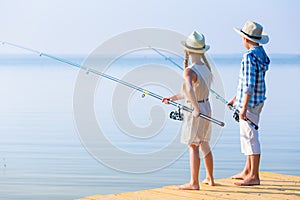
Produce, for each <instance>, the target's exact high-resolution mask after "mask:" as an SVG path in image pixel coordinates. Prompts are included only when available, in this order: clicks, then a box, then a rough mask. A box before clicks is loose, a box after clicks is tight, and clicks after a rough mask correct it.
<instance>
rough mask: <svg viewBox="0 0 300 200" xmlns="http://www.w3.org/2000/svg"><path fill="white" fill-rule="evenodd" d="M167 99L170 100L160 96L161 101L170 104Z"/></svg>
mask: <svg viewBox="0 0 300 200" xmlns="http://www.w3.org/2000/svg"><path fill="white" fill-rule="evenodd" d="M169 100H170V99H169V98H166V97H164V98H162V100H161V102H163V103H164V104H170V103H169Z"/></svg>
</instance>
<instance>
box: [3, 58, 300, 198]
mask: <svg viewBox="0 0 300 200" xmlns="http://www.w3.org/2000/svg"><path fill="white" fill-rule="evenodd" d="M213 58H214V61H215V63H216V66H217V68H218V70H219V73H220V74H221V76H222V80H223V84H224V87H225V92H226V98H230V97H231V96H233V95H234V93H235V88H236V83H237V76H238V72H239V62H240V55H237V56H220V55H216V56H213ZM69 59H71V60H73V61H75V62H78V63H81V62H82V61H83V57H70V58H69ZM158 59H159V58H158ZM271 59H272V65H271V67H270V68H271V69H270V71H269V72H268V74H267V83H268V95H267V97H268V99H267V102H266V104H265V108H264V110H263V114H262V121H261V123H260V127H261V128H260V132H261V143H262V151H263V153H262V160H261V171H271V172H277V173H284V174H292V175H298V176H300V148H299V144H300V136H299V134H300V131H299V130H300V123H299V122H300V121H299V113H300V105H299V98H300V91H299V89H298V85H299V80H300V57H299V56H290V55H273V56H272V57H271ZM137 62H138V61H135V60H130V61H128V63H127V64H128V66H130V65H134V64H136V63H137ZM162 62H164V61H162ZM127 69H129V68H126V66H125V67H124V66H123V67H122V69H118V70H121V71H122V70H123V71H126V70H127ZM78 72H79V70H78V69H74V68H72V67H69V66H68V65H65V64H61V63H57V62H55V61H51V60H48V59H45V58H40V57H35V56H31V55H22V56H21V57H20V56H19V57H13V56H1V59H0V94H1V98H0V105H1V106H0V199H75V198H79V197H84V196H88V195H93V194H107V193H119V192H124V191H136V190H141V189H150V188H156V187H161V186H164V185H172V184H181V183H184V182H186V181H188V179H189V168H188V154H187V153H185V154H184V155H183V156H182V157H181V158H180V159H178V160H177V161H176V162H175V163H173V164H172V165H170V166H168V167H166V168H164V169H162V170H158V171H155V172H152V173H146V174H130V173H122V172H119V171H116V170H112V169H110V168H107V167H105V166H103V165H102V164H101V163H99V162H98V161H96V160H95V159H94V158H93V157H92V156H91V155H90V154H89V153H88V152H87V151H86V150H85V148H84V147H83V145H82V144H81V141H80V139H79V136H78V134H77V131H76V124H75V122H74V114H73V92H74V85H75V82H76V78H77V75H78ZM112 73H113V72H112ZM155 101H156V100H155ZM158 103H159V102H158ZM104 106H106V104H105V105H104ZM106 114H107V115H111V113H106ZM146 118H147V116H146ZM142 120H143V118H142ZM225 122H226V127H225V128H224V129H223V130H222V135H221V137H220V139H219V140H218V143H217V145H216V146H215V148H214V149H213V153H214V160H215V178H217V179H219V178H225V177H229V176H231V175H233V174H235V173H237V172H239V171H240V170H241V169H242V168H243V166H244V162H245V158H244V156H243V155H242V154H241V153H240V144H239V132H238V125H237V123H236V122H234V120H233V119H232V117H231V113H230V112H229V111H227V112H226V117H225ZM172 123H174V126H175V127H178V123H175V122H172ZM113 127H114V125H111V128H113ZM106 133H107V134H108V135H109V134H110V132H109V128H108V129H107V131H106ZM158 144H161V143H160V142H159V141H158V142H156V145H158ZM125 146H126V145H125ZM132 146H133V145H130V143H129V144H128V143H127V147H128V149H129V150H132V149H133V150H135V151H137V152H138V151H145V149H146V150H147V147H146V148H145V147H143V146H141V145H136V146H134V147H132ZM201 169H203V166H202V168H201ZM203 178H204V170H202V171H201V179H203Z"/></svg>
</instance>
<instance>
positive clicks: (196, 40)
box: [186, 31, 205, 49]
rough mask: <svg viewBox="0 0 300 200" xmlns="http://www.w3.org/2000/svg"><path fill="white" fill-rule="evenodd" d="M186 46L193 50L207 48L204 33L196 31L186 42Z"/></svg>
mask: <svg viewBox="0 0 300 200" xmlns="http://www.w3.org/2000/svg"><path fill="white" fill-rule="evenodd" d="M186 45H187V46H189V47H192V48H197V49H201V48H204V47H205V37H204V35H203V34H202V33H199V32H197V31H194V32H193V33H192V34H191V35H190V36H189V37H188V38H187V40H186Z"/></svg>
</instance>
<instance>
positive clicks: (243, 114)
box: [240, 94, 251, 120]
mask: <svg viewBox="0 0 300 200" xmlns="http://www.w3.org/2000/svg"><path fill="white" fill-rule="evenodd" d="M250 97H251V95H250V94H244V101H243V105H242V108H241V110H240V119H242V120H246V112H247V108H248V103H249V100H250Z"/></svg>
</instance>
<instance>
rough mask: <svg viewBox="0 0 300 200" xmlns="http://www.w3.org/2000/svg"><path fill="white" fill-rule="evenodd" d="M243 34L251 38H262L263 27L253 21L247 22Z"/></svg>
mask: <svg viewBox="0 0 300 200" xmlns="http://www.w3.org/2000/svg"><path fill="white" fill-rule="evenodd" d="M242 32H244V33H246V34H247V35H248V36H249V37H251V36H252V37H257V38H260V37H261V36H262V32H263V27H262V26H261V25H260V24H258V23H256V22H253V21H247V22H246V23H245V25H244V27H243V28H242Z"/></svg>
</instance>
